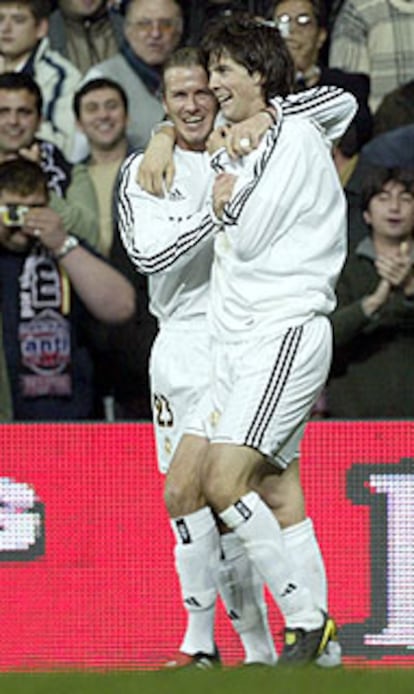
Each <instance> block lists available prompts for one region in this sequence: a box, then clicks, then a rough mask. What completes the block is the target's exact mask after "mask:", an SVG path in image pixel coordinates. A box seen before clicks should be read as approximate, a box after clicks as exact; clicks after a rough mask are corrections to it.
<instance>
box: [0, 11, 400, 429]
mask: <svg viewBox="0 0 414 694" xmlns="http://www.w3.org/2000/svg"><path fill="white" fill-rule="evenodd" d="M233 12H249V13H250V14H253V15H256V16H258V17H261V18H263V20H265V21H272V22H274V23H275V24H276V26H277V27H278V28H279V31H280V32H281V34H282V36H283V37H284V39H285V40H286V43H287V46H288V49H289V51H290V53H291V56H292V58H293V62H294V66H295V70H296V77H295V84H294V86H293V89H294V90H295V91H302V90H304V89H307V88H309V87H314V86H318V85H335V86H339V87H343V88H344V89H346V90H348V91H350V92H352V93H353V94H354V96H355V97H356V99H357V102H358V111H357V113H356V116H355V118H354V120H353V121H352V123H351V125H350V126H349V128H348V130H347V132H346V133H345V134H344V136H343V137H342V138H341V140H340V141H339V142H338V143H337V145H336V147H335V148H334V152H333V156H334V159H335V163H336V165H337V169H338V174H339V176H340V179H341V181H342V185H343V187H344V190H345V194H346V196H347V199H348V210H349V212H348V227H349V258H348V262H347V264H346V266H345V268H344V271H343V275H342V277H341V278H340V281H339V285H338V297H339V302H338V308H337V310H336V311H335V313H334V314H333V316H332V323H333V328H334V345H335V349H334V361H333V367H332V373H331V377H330V381H329V382H328V386H327V390H326V393H325V396H326V397H324V399H323V401H321V402H322V405H323V407H322V405H321V412H322V414H323V415H324V416H331V417H341V418H343V417H345V418H357V417H383V416H384V417H385V416H386V417H403V416H410V414H412V413H411V409H410V399H409V397H408V394H410V393H411V392H414V388H413V386H414V382H413V383H412V382H411V375H410V368H411V367H410V363H411V360H410V359H409V353H410V350H411V348H412V347H414V321H413V320H412V315H413V316H414V301H413V298H412V296H413V294H414V290H413V291H412V289H411V284H412V281H411V280H412V276H413V268H412V264H413V261H414V248H413V242H412V235H413V233H414V203H413V200H414V176H413V174H412V172H413V171H414V79H413V78H414V3H413V2H410V0H342V1H341V0H331V1H330V2H329V1H328V0H326V2H323V1H322V0H234V1H230V2H229V1H227V0H210V1H207V0H206V1H202V0H19V1H17V0H16V1H14V0H0V166H1V165H2V164H3V163H4V162H7V161H10V160H17V161H18V162H19V165H20V166H22V165H24V162H30V163H33V162H34V163H35V164H36V165H37V166H39V167H40V169H41V170H42V171H43V172H44V174H45V180H46V183H47V195H46V198H45V204H46V203H47V207H48V209H51V210H52V211H53V214H56V215H57V218H53V219H54V220H55V222H56V219H58V220H59V224H60V225H61V227H62V229H63V232H62V233H63V236H62V238H64V239H65V236H64V235H65V234H66V236H67V237H68V238H75V239H82V244H84V241H83V240H85V241H86V245H85V244H84V247H85V248H87V249H88V250H87V252H88V253H89V252H93V253H94V254H96V257H98V258H99V259H100V260H102V262H103V263H105V264H106V265H109V266H111V265H112V267H113V268H116V270H117V272H119V273H120V274H122V275H123V276H124V277H125V278H127V280H128V281H129V283H130V285H131V284H132V286H133V287H134V290H135V309H134V313H133V315H128V316H127V315H125V316H124V321H123V323H122V324H121V325H116V327H114V326H113V325H110V324H108V322H109V323H111V321H112V318H113V317H111V316H110V317H109V319H108V318H107V317H105V315H103V316H102V315H100V312H99V311H98V312H96V311H90V310H87V311H86V312H85V316H84V317H83V319H82V321H83V322H82V331H81V333H79V335H81V337H79V338H77V340H78V342H77V343H76V348H78V347H81V348H82V350H84V351H85V354H86V355H87V360H86V361H87V363H88V375H87V378H88V379H92V378H94V381H91V382H93V383H94V385H93V387H91V391H90V392H88V402H89V399H90V400H91V403H92V404H91V405H90V406H89V405H88V408H87V409H86V410H85V409H83V410H82V412H80V411H79V412H80V413H79V416H78V414H77V410H76V408H71V407H66V405H67V401H68V399H69V400H70V398H71V397H72V395H71V394H70V393H68V392H66V391H64V389H63V390H62V392H61V393H60V394H59V393H58V392H55V391H56V388H55V391H53V388H52V391H53V393H51V395H53V398H54V400H53V402H54V403H55V405H54V409H53V408H52V409H50V408H48V407H46V408H44V409H42V408H36V407H35V408H33V407H27V408H25V407H22V405H21V403H22V398H23V400H24V397H26V398H31V402H32V403H33V402H34V400H35V398H36V397H40V396H39V393H40V391H38V390H36V389H34V390H33V393H32V394H30V388H28V387H27V383H29V382H34V381H35V380H36V379H34V376H33V374H34V373H35V370H36V368H37V366H36V364H37V361H38V360H39V359H43V365H42V369H43V370H44V373H45V374H46V373H47V372H48V370H49V379H50V378H51V380H49V381H47V379H46V377H44V378H43V381H44V383H47V382H49V383H52V382H54V381H56V382H57V380H59V382H63V380H64V379H57V375H56V373H57V372H56V373H55V375H54V376H53V377H50V373H51V372H52V370H53V369H55V370H56V369H62V373H64V374H66V376H67V378H68V375H69V374H70V371H71V369H72V368H74V364H73V361H74V359H76V351H75V350H72V351H70V354H69V357H70V359H69V361H66V362H65V359H67V357H68V355H67V353H65V351H64V349H63V347H62V344H61V343H60V342H59V339H60V338H59V335H60V332H59V331H60V330H61V328H60V327H59V324H58V323H57V322H56V321H55V322H54V324H53V335H52V336H51V338H53V339H50V350H51V352H53V350H59V354H58V355H57V354H52V353H51V354H50V355H49V363H47V360H46V357H45V355H44V354H43V353H42V354H40V353H37V354H35V353H34V352H33V353H32V354H31V355H28V354H24V353H23V352H22V349H21V346H22V334H21V330H22V328H21V326H20V328H19V324H18V321H17V322H16V321H14V322H13V321H11V320H10V316H11V313H12V312H16V311H17V308H18V306H19V301H20V302H21V300H22V294H21V291H20V290H19V291H18V289H17V287H18V286H19V282H20V284H21V282H22V276H20V277H19V276H18V270H17V269H16V270H15V271H14V272H15V273H17V274H16V279H15V287H16V289H15V297H14V301H11V285H10V267H11V265H10V262H11V261H10V257H11V254H13V253H17V252H18V251H19V249H16V248H10V247H6V244H5V238H9V237H8V234H10V230H13V229H18V228H19V225H20V228H23V229H25V227H24V224H25V220H24V219H23V221H21V220H18V222H17V223H14V226H13V220H12V221H10V215H12V211H13V210H14V209H15V206H14V207H13V205H11V207H10V205H9V204H8V202H7V200H8V198H7V200H5V202H4V204H3V205H2V206H1V212H0V217H1V221H0V268H1V276H0V305H1V313H0V337H1V335H2V340H1V343H0V344H1V348H0V377H1V380H0V421H10V420H21V419H23V420H25V419H38V418H40V419H41V418H42V416H43V415H42V412H44V413H46V414H45V417H46V416H47V417H50V419H59V418H60V415H59V412H61V411H62V412H64V413H67V412H69V413H70V415H67V414H64V415H62V418H65V417H66V418H67V417H68V416H71V417H73V418H74V419H76V418H85V416H87V417H88V418H91V419H109V420H113V419H130V420H141V419H149V418H150V396H149V387H148V376H147V373H148V358H149V352H150V347H151V344H152V341H153V339H154V336H155V333H156V325H155V320H154V318H153V317H152V316H151V315H150V314H149V312H148V306H147V288H146V279H145V278H144V277H142V276H140V275H138V274H137V273H136V272H135V270H134V269H133V268H132V266H131V264H130V261H129V259H128V258H127V256H126V253H125V251H124V249H123V246H122V244H121V242H120V239H119V234H118V230H117V221H116V197H117V176H118V172H119V169H120V167H121V165H122V163H123V161H124V160H125V159H126V157H127V156H128V155H129V154H130V153H131V152H132V151H133V150H134V149H137V148H144V147H145V146H146V144H147V143H148V141H149V138H150V136H151V132H152V129H153V128H154V126H156V124H157V123H158V122H159V121H160V120H162V118H163V117H164V109H163V104H162V95H161V67H162V65H163V63H164V61H165V60H166V59H167V58H168V57H169V55H170V54H171V52H172V51H173V50H174V49H175V48H176V47H177V46H179V45H183V44H187V45H198V43H199V41H200V39H201V37H202V36H203V33H204V31H205V28H206V26H207V25H208V23H209V22H211V21H212V20H216V19H217V18H219V17H220V16H221V15H225V14H228V13H233ZM32 175H34V176H36V175H37V176H38V178H39V176H40V174H39V173H38V172H36V170H34V171H32ZM373 176H374V178H373ZM16 180H17V179H16ZM39 180H40V179H39ZM7 192H8V193H10V192H12V191H10V190H8V191H7ZM11 198H13V196H11ZM35 204H36V203H35ZM27 207H28V208H29V209H30V204H29V203H28V205H27ZM379 209H380V211H379ZM381 215H382V216H381ZM410 215H411V216H410ZM410 220H411V221H410ZM56 223H57V222H56ZM22 225H23V227H22ZM37 231H39V230H37ZM378 238H379V239H380V240H379V241H378ZM35 243H36V244H37V245H38V246H39V243H40V241H39V238H37V239H35ZM92 249H93V251H92ZM52 250H53V249H52ZM49 251H50V249H48V247H47V244H44V243H43V245H42V253H41V254H40V255H41V257H42V258H43V257H44V256H45V257H46V256H47V255H48V253H49ZM36 253H37V256H39V252H38V251H36ZM49 254H50V256H51V257H53V252H52V251H50V253H49ZM35 255H36V254H35ZM64 257H65V255H63V256H62V258H64ZM42 262H43V261H42ZM20 265H21V267H22V268H23V270H22V273H23V271H24V272H25V273H26V274H27V267H28V263H27V262H24V263H23V262H20ZM20 265H19V263H17V264H16V268H17V267H18V266H19V267H20ZM53 268H54V272H55V271H56V273H57V276H58V275H62V276H64V275H65V273H64V272H62V268H61V267H60V261H59V258H57V259H56V257H53ZM56 268H57V270H56ZM66 275H67V273H66ZM103 276H105V275H103ZM72 284H73V283H72ZM72 289H73V286H72ZM123 289H124V291H126V289H125V287H123ZM75 290H76V284H75ZM75 293H76V291H75ZM372 296H374V297H375V299H372V298H371V300H368V301H367V297H368V298H370V297H372ZM76 302H77V303H80V304H83V303H84V302H83V300H82V297H80V299H79V297H77V298H76ZM11 306H13V308H11ZM45 306H46V304H45ZM52 308H53V311H54V310H55V307H51V306H49V305H48V306H47V307H46V308H45V310H46V311H47V310H52ZM86 308H88V307H86ZM76 310H78V309H76ZM60 312H61V314H62V315H64V314H65V310H64V307H61V310H60ZM17 313H18V311H17ZM17 313H16V315H17ZM50 325H51V321H50V320H48V321H45V322H44V328H45V330H50ZM19 329H20V333H19ZM6 331H7V333H6ZM10 331H15V333H16V334H15V335H12V334H11V333H10ZM79 340H80V342H79ZM13 341H14V345H15V347H14V349H13V350H12V351H13V356H12V357H11V356H10V355H11V350H10V344H11V343H13ZM25 344H26V343H25ZM27 344H29V343H27ZM19 345H20V347H18V346H19ZM30 345H31V349H32V350H34V351H36V349H40V347H39V341H37V342H36V340H34V339H33V340H32V341H31V342H30ZM42 348H43V349H44V348H45V345H44V344H43V347H42ZM19 354H20V356H19ZM57 357H59V359H58V358H57ZM82 358H83V359H86V357H82ZM86 361H85V364H86ZM387 366H388V368H387ZM402 370H403V371H404V373H402ZM93 373H94V376H93ZM22 374H23V376H24V378H23V376H22ZM385 374H387V376H386V378H385ZM30 375H31V376H30ZM29 376H30V378H31V380H30V378H29ZM66 380H67V379H66ZM413 381H414V374H413ZM36 382H37V383H38V387H39V388H41V386H39V383H40V381H39V380H37V381H36ZM88 382H89V381H88ZM25 383H26V386H24V384H25ZM45 387H46V386H45ZM24 388H26V391H24ZM381 392H383V393H384V398H383V399H381ZM24 393H26V394H25V395H24ZM405 393H406V394H407V395H405ZM23 396H24V397H23ZM42 397H43V398H45V397H46V398H47V397H48V394H47V392H45V393H43V394H42ZM59 398H60V402H61V403H62V402H65V403H66V405H65V407H63V408H61V407H58V406H56V399H59ZM58 402H59V400H58ZM51 412H55V415H54V416H52V415H51Z"/></svg>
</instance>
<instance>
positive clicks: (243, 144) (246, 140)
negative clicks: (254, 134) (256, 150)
mask: <svg viewBox="0 0 414 694" xmlns="http://www.w3.org/2000/svg"><path fill="white" fill-rule="evenodd" d="M239 145H240V148H241V149H244V150H248V149H250V145H251V141H250V137H242V138H240V142H239Z"/></svg>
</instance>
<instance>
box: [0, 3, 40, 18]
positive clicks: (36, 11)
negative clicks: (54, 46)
mask: <svg viewBox="0 0 414 694" xmlns="http://www.w3.org/2000/svg"><path fill="white" fill-rule="evenodd" d="M11 4H15V5H24V6H25V7H27V8H28V9H29V10H30V12H31V13H32V15H33V17H34V18H35V20H36V22H40V21H41V20H42V19H47V18H48V17H49V15H50V13H51V12H52V9H53V3H52V2H51V1H50V0H0V5H11Z"/></svg>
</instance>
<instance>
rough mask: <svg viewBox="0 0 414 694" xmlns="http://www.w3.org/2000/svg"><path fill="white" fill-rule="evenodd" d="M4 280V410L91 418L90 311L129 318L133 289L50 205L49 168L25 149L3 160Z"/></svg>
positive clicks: (12, 415) (0, 243)
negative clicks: (9, 406)
mask: <svg viewBox="0 0 414 694" xmlns="http://www.w3.org/2000/svg"><path fill="white" fill-rule="evenodd" d="M0 283H1V284H0V296H1V319H2V325H3V341H2V344H1V350H0V361H1V362H3V365H4V360H5V362H6V366H7V376H8V378H7V380H5V381H2V384H1V393H0V399H1V402H2V408H1V409H2V410H4V411H5V412H4V415H5V418H6V419H14V420H20V421H22V420H23V421H24V420H26V421H27V420H49V421H53V420H77V419H87V418H90V416H91V413H92V404H93V380H92V379H93V369H92V364H91V360H90V356H89V354H88V350H87V348H86V345H85V338H84V335H83V324H84V320H85V318H86V316H87V314H88V312H91V313H92V314H93V315H94V316H96V317H97V318H99V319H100V320H103V321H109V322H111V321H112V322H122V321H123V320H126V319H127V318H129V317H130V316H131V315H132V312H133V310H134V291H133V288H132V286H131V285H130V284H129V283H128V282H127V280H126V279H125V278H124V277H123V276H122V275H121V274H120V273H118V272H117V271H116V270H114V269H113V268H112V267H111V266H110V265H108V264H107V263H106V262H104V261H103V260H101V259H100V258H99V257H97V256H96V255H95V254H94V253H93V252H91V250H89V248H88V247H87V246H86V245H85V244H84V242H81V241H80V240H79V238H78V237H77V236H74V235H73V234H68V233H67V231H66V229H65V225H64V223H63V221H62V219H61V217H60V215H59V214H58V213H57V212H55V211H54V210H53V209H51V208H50V207H49V205H48V180H47V176H46V174H45V172H44V171H42V169H41V168H40V166H39V165H38V164H37V163H35V162H33V161H29V160H27V159H23V158H21V157H17V158H14V159H13V160H11V161H6V162H3V163H2V164H0ZM10 401H11V403H12V411H11V412H8V411H7V404H10Z"/></svg>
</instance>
